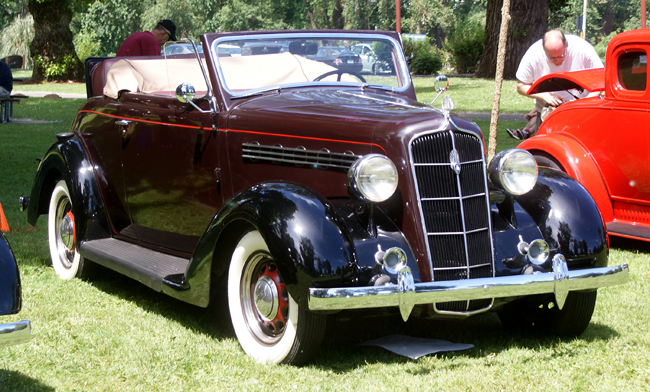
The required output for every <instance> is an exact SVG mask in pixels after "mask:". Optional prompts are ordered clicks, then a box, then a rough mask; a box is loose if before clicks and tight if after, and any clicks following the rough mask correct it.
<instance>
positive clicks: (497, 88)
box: [487, 0, 510, 163]
mask: <svg viewBox="0 0 650 392" xmlns="http://www.w3.org/2000/svg"><path fill="white" fill-rule="evenodd" d="M509 23H510V0H503V7H501V31H500V32H499V48H498V50H497V70H496V74H495V76H494V101H492V116H491V117H490V148H489V149H488V159H487V161H488V163H490V161H491V160H492V158H494V155H495V154H496V150H497V124H498V122H499V104H500V103H501V86H502V85H503V64H504V63H505V58H506V43H507V42H508V24H509Z"/></svg>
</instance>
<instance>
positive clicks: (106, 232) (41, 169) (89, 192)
mask: <svg viewBox="0 0 650 392" xmlns="http://www.w3.org/2000/svg"><path fill="white" fill-rule="evenodd" d="M57 137H58V138H59V142H57V143H55V144H53V145H52V146H51V147H50V148H49V150H48V151H47V153H46V154H45V156H44V157H43V159H42V160H41V163H40V164H39V166H38V170H37V172H36V177H35V179H34V184H33V186H32V191H31V194H30V198H29V205H28V207H27V221H28V222H29V223H30V224H31V225H32V226H33V225H36V221H37V220H38V217H39V216H40V215H43V214H47V213H48V210H49V204H50V195H51V194H52V191H53V190H54V187H55V186H56V183H57V182H58V181H60V180H65V181H66V183H67V185H68V190H69V191H70V198H71V199H72V213H73V214H74V216H75V232H76V239H77V246H79V242H80V241H81V240H82V239H83V240H91V239H98V238H107V237H110V229H109V223H108V217H107V215H106V211H105V208H104V204H103V201H102V198H101V194H100V191H99V186H98V183H97V178H96V176H95V170H94V169H93V164H92V162H91V161H90V159H89V158H88V155H87V154H86V151H85V149H84V146H83V143H82V141H81V140H79V138H78V137H77V136H76V135H75V134H73V133H66V134H60V135H57Z"/></svg>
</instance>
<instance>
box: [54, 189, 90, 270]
mask: <svg viewBox="0 0 650 392" xmlns="http://www.w3.org/2000/svg"><path fill="white" fill-rule="evenodd" d="M47 234H48V240H49V244H50V256H51V257H52V266H53V267H54V271H55V272H56V274H57V275H59V277H60V278H61V279H72V278H74V277H85V276H86V274H85V273H84V258H83V257H82V256H81V255H80V254H79V252H77V248H76V232H75V217H74V214H73V213H72V200H71V198H70V191H69V190H68V186H67V184H66V183H65V181H63V180H61V181H59V182H58V183H57V184H56V186H55V187H54V191H53V192H52V197H51V198H50V208H49V215H48V218H47Z"/></svg>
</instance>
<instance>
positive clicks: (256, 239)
mask: <svg viewBox="0 0 650 392" xmlns="http://www.w3.org/2000/svg"><path fill="white" fill-rule="evenodd" d="M228 308H229V310H230V319H231V321H232V324H233V328H234V330H235V334H236V335H237V339H238V340H239V344H240V345H241V347H242V349H243V350H244V351H245V352H246V354H248V355H249V356H251V357H253V358H254V359H255V360H256V361H258V362H269V363H286V364H295V365H300V364H303V363H305V362H306V361H308V360H309V359H311V357H312V356H313V355H314V354H315V352H316V351H317V350H318V347H319V346H320V343H321V341H322V338H323V334H324V331H325V321H326V318H325V316H322V315H318V314H314V313H311V312H309V311H307V310H305V309H301V308H299V306H298V305H297V304H296V302H295V301H294V300H293V298H291V295H289V292H288V291H287V289H286V287H285V285H284V282H283V280H282V277H281V276H280V273H279V271H278V268H277V266H276V264H275V260H274V259H273V256H272V255H271V254H270V252H269V249H268V247H267V245H266V242H265V241H264V239H263V238H262V236H261V235H260V233H259V232H258V231H251V232H248V233H247V234H245V235H244V236H243V237H241V239H240V240H239V243H238V244H237V246H236V248H235V251H234V252H233V254H232V258H231V262H230V268H229V270H228Z"/></svg>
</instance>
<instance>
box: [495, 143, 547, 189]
mask: <svg viewBox="0 0 650 392" xmlns="http://www.w3.org/2000/svg"><path fill="white" fill-rule="evenodd" d="M489 172H490V180H492V183H493V184H494V185H496V186H497V187H499V188H501V189H503V190H505V191H506V192H508V193H512V194H513V195H517V196H518V195H523V194H524V193H527V192H529V191H530V190H531V189H533V187H534V186H535V183H536V182H537V162H535V158H533V156H532V155H531V154H530V153H529V152H528V151H525V150H520V149H517V148H513V149H511V150H505V151H501V152H500V153H498V154H497V155H496V156H495V157H494V159H492V162H490V169H489Z"/></svg>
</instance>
